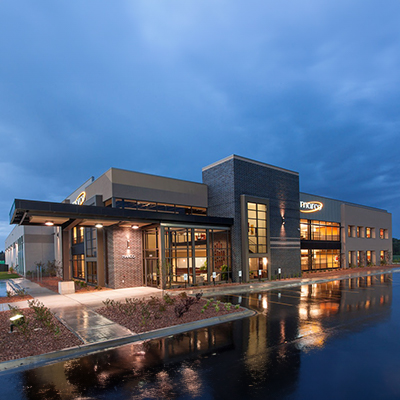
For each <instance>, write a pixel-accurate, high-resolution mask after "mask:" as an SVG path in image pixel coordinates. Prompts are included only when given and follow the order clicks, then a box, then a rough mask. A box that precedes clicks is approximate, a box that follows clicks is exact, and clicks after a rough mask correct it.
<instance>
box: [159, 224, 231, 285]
mask: <svg viewBox="0 0 400 400" xmlns="http://www.w3.org/2000/svg"><path fill="white" fill-rule="evenodd" d="M164 252H165V255H164V260H165V261H164V263H165V273H166V284H167V287H170V286H174V285H183V284H189V285H194V284H196V285H202V284H207V283H212V282H221V281H226V282H227V281H229V280H231V279H232V272H231V270H232V266H231V250H230V230H229V229H225V228H220V229H218V228H200V227H198V228H196V227H175V226H165V227H164ZM185 278H186V279H185Z"/></svg>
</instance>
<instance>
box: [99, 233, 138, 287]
mask: <svg viewBox="0 0 400 400" xmlns="http://www.w3.org/2000/svg"><path fill="white" fill-rule="evenodd" d="M128 241H129V248H128ZM129 257H134V258H129ZM107 264H108V285H107V286H108V287H110V288H113V289H122V288H127V287H132V286H142V285H143V257H142V232H141V231H140V230H133V229H132V228H116V227H111V228H107Z"/></svg>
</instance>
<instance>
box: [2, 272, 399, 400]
mask: <svg viewBox="0 0 400 400" xmlns="http://www.w3.org/2000/svg"><path fill="white" fill-rule="evenodd" d="M393 279H394V282H393V281H392V280H393ZM399 285H400V274H394V275H391V274H387V275H377V276H368V277H363V278H353V279H348V280H341V281H333V282H329V283H321V284H313V285H308V286H302V287H292V288H288V289H281V290H273V291H269V292H260V293H247V294H242V295H229V296H220V297H218V300H221V301H226V302H227V301H229V302H231V303H233V304H241V305H243V306H245V307H248V308H251V309H253V310H256V311H257V315H256V316H254V317H251V318H247V319H244V320H240V321H235V322H231V323H226V324H221V325H217V326H213V327H208V328H203V329H199V330H195V331H191V332H187V333H184V334H180V335H175V336H171V337H168V338H162V339H158V340H152V341H149V342H145V343H139V344H132V345H125V346H122V347H119V348H117V349H113V350H109V351H103V352H99V353H97V354H94V355H90V356H86V357H82V358H78V359H74V360H70V361H66V362H60V363H57V364H52V365H49V366H44V367H40V368H35V369H31V370H25V371H22V372H16V373H3V374H1V375H0V384H1V387H2V388H3V389H2V396H1V398H7V397H10V398H12V399H32V400H33V399H75V398H84V399H157V398H167V399H178V398H182V399H183V398H185V399H188V398H202V399H203V398H204V399H257V398H260V399H261V398H263V399H264V398H290V399H297V398H298V399H301V398H306V397H307V398H308V399H311V398H321V397H324V398H334V397H335V398H337V396H342V397H341V398H344V397H343V395H345V397H353V398H358V397H359V395H361V394H362V393H363V390H365V391H366V393H367V394H368V395H370V396H372V394H373V393H375V392H376V393H378V397H379V398H399V397H400V387H397V386H396V387H394V386H393V385H387V384H386V386H387V387H384V384H385V383H384V382H385V379H384V378H383V375H382V376H380V377H378V376H375V381H373V379H370V380H365V378H364V379H363V374H362V372H363V371H364V370H367V371H371V368H373V365H374V363H376V364H378V363H380V365H381V367H380V368H381V369H382V368H383V369H385V367H384V365H387V368H390V366H391V365H394V363H395V362H397V360H395V358H396V359H397V357H396V354H400V353H399V352H398V351H399V346H400V345H399V344H396V342H397V337H394V332H395V330H394V327H398V325H399V324H400V320H399V318H398V317H399V315H400V310H399V302H395V301H393V297H394V296H399V294H400V293H398V292H399V288H398V286H399ZM392 301H393V304H392ZM397 334H398V331H397ZM376 339H377V340H381V341H382V339H383V341H384V342H385V343H379V342H376ZM366 345H368V347H366ZM379 345H381V346H382V348H383V346H391V350H390V351H388V352H387V353H386V352H384V351H383V350H381V351H380V350H379V347H378V348H375V347H376V346H379ZM396 346H397V347H396ZM352 349H353V350H352ZM345 350H346V351H345ZM379 354H381V355H382V357H384V359H382V360H380V359H379ZM391 354H392V355H393V360H392V359H391V358H390V357H391ZM339 356H340V361H341V364H340V365H336V364H335V365H334V362H335V359H336V357H339ZM371 356H374V357H375V360H371V359H370V358H371ZM371 366H372V367H371ZM352 368H353V369H352ZM377 368H378V367H377ZM399 370H400V368H398V369H397V372H399ZM382 372H383V371H382ZM349 374H351V375H352V379H353V382H352V383H353V386H354V388H355V389H353V390H355V391H354V393H353V394H352V393H348V391H349V390H351V389H349V387H351V386H350V385H348V384H347V383H346V384H345V382H347V380H348V376H349ZM375 375H377V374H375ZM333 379H334V380H335V382H333ZM341 379H342V380H343V389H341V386H340V385H341ZM357 379H359V380H363V381H362V382H357V381H356V380H357ZM322 383H324V385H328V386H329V384H331V387H332V388H330V389H329V390H323V389H322ZM361 384H362V385H363V388H364V389H360V386H359V385H361ZM324 387H325V386H324ZM318 388H320V389H318ZM343 390H346V392H345V393H343ZM392 395H393V397H391V396H392ZM313 396H314V397H313ZM378 397H375V398H378ZM366 398H373V397H368V396H367V397H366Z"/></svg>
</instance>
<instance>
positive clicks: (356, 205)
mask: <svg viewBox="0 0 400 400" xmlns="http://www.w3.org/2000/svg"><path fill="white" fill-rule="evenodd" d="M302 194H306V195H308V196H316V197H321V198H323V199H327V200H334V201H337V202H339V203H342V204H346V205H348V206H354V207H361V208H368V209H370V210H375V211H382V212H385V213H388V214H390V213H389V211H388V210H385V209H384V208H378V207H371V206H365V205H364V204H357V203H351V202H349V201H344V200H338V199H334V198H332V197H327V196H320V195H319V194H315V193H306V192H300V196H301V195H302Z"/></svg>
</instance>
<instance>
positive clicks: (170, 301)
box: [164, 293, 175, 305]
mask: <svg viewBox="0 0 400 400" xmlns="http://www.w3.org/2000/svg"><path fill="white" fill-rule="evenodd" d="M164 302H165V304H168V305H172V304H174V303H175V299H173V298H172V297H171V296H170V295H169V294H168V293H166V294H165V295H164Z"/></svg>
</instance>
